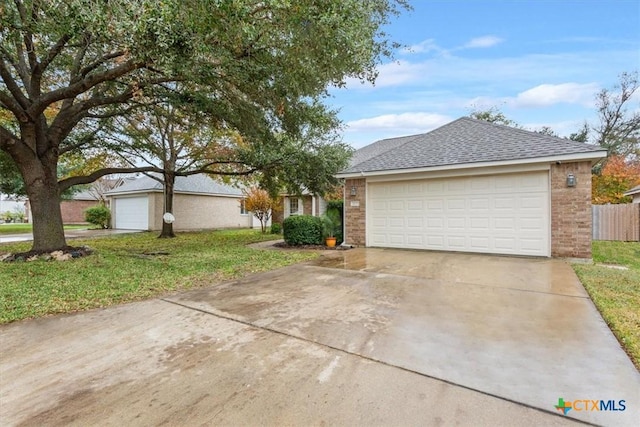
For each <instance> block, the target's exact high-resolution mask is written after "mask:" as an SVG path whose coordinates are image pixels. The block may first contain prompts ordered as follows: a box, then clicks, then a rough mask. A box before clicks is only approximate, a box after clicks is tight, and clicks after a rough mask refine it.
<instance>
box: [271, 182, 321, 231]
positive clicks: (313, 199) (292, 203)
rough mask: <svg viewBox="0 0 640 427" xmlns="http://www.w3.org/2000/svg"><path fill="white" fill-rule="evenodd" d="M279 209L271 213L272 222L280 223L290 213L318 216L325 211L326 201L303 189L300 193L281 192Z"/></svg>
mask: <svg viewBox="0 0 640 427" xmlns="http://www.w3.org/2000/svg"><path fill="white" fill-rule="evenodd" d="M280 202H281V205H280V209H279V210H277V211H275V212H274V213H273V218H272V220H273V222H277V223H280V224H282V221H284V220H285V219H286V218H288V217H290V216H291V215H312V216H320V215H322V214H324V213H325V212H326V211H327V202H326V201H325V200H324V199H323V198H322V197H321V196H318V195H315V194H311V193H310V192H309V191H308V190H304V191H303V192H302V194H300V195H292V194H283V195H282V196H281V200H280Z"/></svg>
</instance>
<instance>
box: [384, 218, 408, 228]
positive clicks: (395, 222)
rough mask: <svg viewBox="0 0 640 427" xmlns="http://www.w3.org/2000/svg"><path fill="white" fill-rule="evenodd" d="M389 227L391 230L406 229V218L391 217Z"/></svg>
mask: <svg viewBox="0 0 640 427" xmlns="http://www.w3.org/2000/svg"><path fill="white" fill-rule="evenodd" d="M388 225H389V227H390V228H404V227H405V225H404V217H389V220H388Z"/></svg>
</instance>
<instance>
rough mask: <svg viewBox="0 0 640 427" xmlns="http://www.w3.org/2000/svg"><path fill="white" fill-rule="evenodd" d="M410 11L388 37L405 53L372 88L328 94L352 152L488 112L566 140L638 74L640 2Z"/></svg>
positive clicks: (481, 4) (446, 4)
mask: <svg viewBox="0 0 640 427" xmlns="http://www.w3.org/2000/svg"><path fill="white" fill-rule="evenodd" d="M411 3H412V4H413V7H414V9H413V11H407V12H404V13H403V14H402V15H401V16H400V17H398V18H395V19H394V20H393V22H392V23H391V25H389V26H388V27H387V28H386V30H387V32H388V33H389V35H390V37H391V38H392V39H393V40H395V41H397V42H400V43H402V44H403V45H405V46H407V48H403V49H400V50H398V51H397V52H396V54H395V60H394V61H393V62H387V63H384V64H382V65H381V66H380V67H379V72H380V75H379V77H378V80H377V82H376V85H375V86H372V85H370V84H361V83H360V82H359V81H355V80H354V81H351V80H350V81H348V82H347V87H346V88H345V89H333V90H332V91H331V94H332V95H333V97H332V98H330V99H329V100H328V101H329V104H330V105H331V106H333V107H334V108H338V109H339V110H340V113H339V116H340V118H341V119H342V120H343V121H344V123H345V130H344V132H343V139H344V141H345V142H348V143H350V144H351V145H353V146H354V147H355V148H359V147H362V146H364V145H367V144H369V143H371V142H374V141H376V140H378V139H382V138H388V137H394V136H402V135H411V134H416V133H423V132H428V131H430V130H432V129H435V128H436V127H438V126H441V125H443V124H445V123H448V122H450V121H452V120H454V119H456V118H458V117H461V116H465V115H468V114H469V113H470V112H471V111H472V110H473V109H488V108H491V107H497V108H499V109H500V110H501V111H502V112H503V113H504V114H505V115H506V116H507V117H508V118H510V119H512V120H515V121H516V122H518V123H519V124H520V125H522V126H524V127H525V128H529V129H537V128H540V127H542V126H550V127H551V128H553V129H554V130H555V131H556V132H558V133H559V134H560V135H562V136H565V135H569V134H570V133H571V132H574V131H576V130H578V128H580V126H581V124H582V123H584V121H585V120H587V121H588V122H590V123H595V117H596V116H595V108H594V97H595V94H596V93H597V92H598V91H599V90H600V89H601V88H611V87H612V86H613V85H614V84H615V83H616V82H617V81H618V75H619V74H620V73H621V72H623V71H634V70H638V69H640V0H602V1H596V0H583V1H577V0H538V1H536V0H528V1H524V0H522V1H518V0H511V1H476V0H464V1H462V0H458V1H445V0H439V1H427V0H413V1H412V2H411ZM638 95H639V96H638V98H637V99H636V101H638V100H640V94H638ZM634 105H635V106H638V105H639V103H638V102H635V103H634Z"/></svg>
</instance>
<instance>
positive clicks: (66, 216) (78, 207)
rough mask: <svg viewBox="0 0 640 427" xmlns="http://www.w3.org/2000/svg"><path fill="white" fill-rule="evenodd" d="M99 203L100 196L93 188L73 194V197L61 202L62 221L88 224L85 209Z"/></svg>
mask: <svg viewBox="0 0 640 427" xmlns="http://www.w3.org/2000/svg"><path fill="white" fill-rule="evenodd" d="M99 204H100V200H99V197H98V196H97V195H96V194H95V193H93V192H92V191H91V190H82V191H79V192H77V193H75V194H74V195H73V196H71V199H69V200H62V201H61V202H60V211H61V212H62V222H63V223H65V224H83V223H84V224H86V223H87V221H86V220H85V219H84V211H86V210H87V209H89V208H92V207H94V206H97V205H99Z"/></svg>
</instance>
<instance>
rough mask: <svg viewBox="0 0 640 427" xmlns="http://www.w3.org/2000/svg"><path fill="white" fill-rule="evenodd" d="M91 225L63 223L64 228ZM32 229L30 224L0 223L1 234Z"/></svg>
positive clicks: (69, 228) (81, 227) (82, 227)
mask: <svg viewBox="0 0 640 427" xmlns="http://www.w3.org/2000/svg"><path fill="white" fill-rule="evenodd" d="M89 227H93V226H92V225H88V224H87V225H65V226H64V229H65V230H85V229H87V228H89ZM32 231H33V225H32V224H13V223H11V224H0V235H2V234H26V233H31V232H32Z"/></svg>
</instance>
